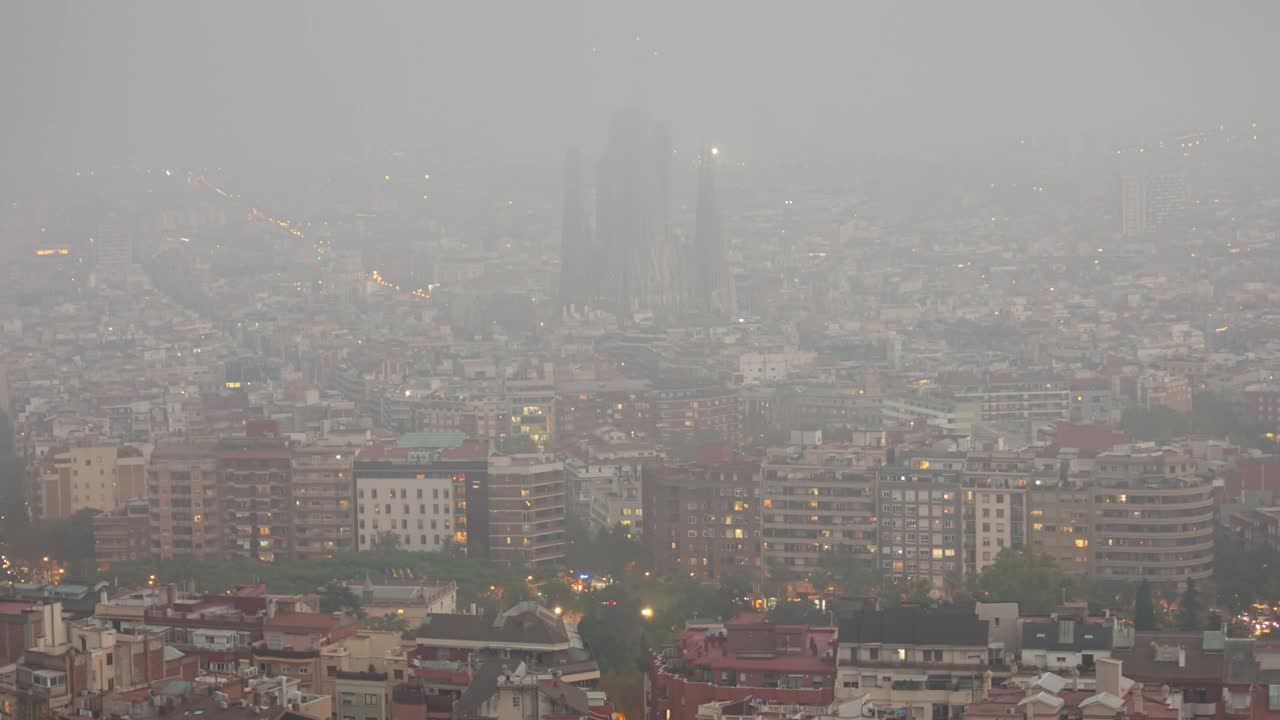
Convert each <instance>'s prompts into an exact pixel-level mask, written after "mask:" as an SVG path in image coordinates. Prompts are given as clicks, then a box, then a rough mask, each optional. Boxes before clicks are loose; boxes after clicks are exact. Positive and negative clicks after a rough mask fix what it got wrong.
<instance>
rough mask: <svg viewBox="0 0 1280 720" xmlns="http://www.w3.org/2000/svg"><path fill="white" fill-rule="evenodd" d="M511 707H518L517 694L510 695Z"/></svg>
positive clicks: (518, 697) (518, 698) (518, 699)
mask: <svg viewBox="0 0 1280 720" xmlns="http://www.w3.org/2000/svg"><path fill="white" fill-rule="evenodd" d="M511 707H520V696H519V695H512V696H511Z"/></svg>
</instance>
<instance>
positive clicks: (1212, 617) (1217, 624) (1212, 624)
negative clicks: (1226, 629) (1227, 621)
mask: <svg viewBox="0 0 1280 720" xmlns="http://www.w3.org/2000/svg"><path fill="white" fill-rule="evenodd" d="M1204 629H1205V630H1221V629H1222V613H1220V612H1218V611H1217V610H1210V611H1209V619H1208V620H1205V621H1204Z"/></svg>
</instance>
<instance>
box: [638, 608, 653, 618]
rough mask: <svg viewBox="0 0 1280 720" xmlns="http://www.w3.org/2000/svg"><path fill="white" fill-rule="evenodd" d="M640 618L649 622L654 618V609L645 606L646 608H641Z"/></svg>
mask: <svg viewBox="0 0 1280 720" xmlns="http://www.w3.org/2000/svg"><path fill="white" fill-rule="evenodd" d="M640 617H642V618H644V619H645V620H648V619H649V618H651V617H653V608H651V607H649V606H648V605H645V606H644V607H642V608H640Z"/></svg>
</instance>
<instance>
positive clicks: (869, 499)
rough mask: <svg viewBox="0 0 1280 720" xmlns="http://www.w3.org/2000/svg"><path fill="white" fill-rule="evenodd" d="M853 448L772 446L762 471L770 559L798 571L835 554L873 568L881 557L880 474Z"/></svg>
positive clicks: (765, 537)
mask: <svg viewBox="0 0 1280 720" xmlns="http://www.w3.org/2000/svg"><path fill="white" fill-rule="evenodd" d="M861 464H862V463H861V457H860V456H859V455H858V454H857V453H855V452H853V451H852V450H851V449H850V448H847V447H844V446H839V445H834V446H823V445H819V446H817V447H807V448H804V449H800V450H791V449H770V450H769V451H768V452H767V454H766V458H765V461H764V464H763V465H762V466H761V468H760V472H761V486H762V491H761V497H760V504H761V511H760V512H761V535H762V537H763V543H764V545H763V553H764V561H765V563H766V564H768V563H770V562H773V561H774V560H777V561H778V562H781V563H782V564H783V565H786V566H787V567H789V568H792V569H795V570H797V571H800V572H804V571H806V570H812V569H814V568H816V567H817V566H818V565H819V563H820V562H821V560H822V558H823V557H824V555H826V554H828V553H832V554H835V555H839V556H842V566H843V567H847V563H846V562H845V561H848V560H852V561H854V562H858V563H861V564H863V565H865V566H866V568H867V570H868V571H870V570H873V569H874V568H875V566H876V563H877V562H878V556H879V555H878V552H877V544H876V542H877V526H876V494H875V482H876V477H875V473H874V472H873V471H868V470H866V469H864V468H862V467H861Z"/></svg>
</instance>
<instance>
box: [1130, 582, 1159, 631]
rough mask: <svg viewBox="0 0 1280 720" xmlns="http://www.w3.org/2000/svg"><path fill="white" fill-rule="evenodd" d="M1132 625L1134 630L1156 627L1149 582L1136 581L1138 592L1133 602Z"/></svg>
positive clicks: (1153, 603) (1153, 602)
mask: <svg viewBox="0 0 1280 720" xmlns="http://www.w3.org/2000/svg"><path fill="white" fill-rule="evenodd" d="M1133 627H1134V629H1135V630H1155V629H1156V608H1155V600H1154V599H1153V598H1152V597H1151V583H1150V582H1148V581H1146V580H1143V581H1142V582H1140V583H1138V594H1137V596H1136V597H1135V598H1134V602H1133Z"/></svg>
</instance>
